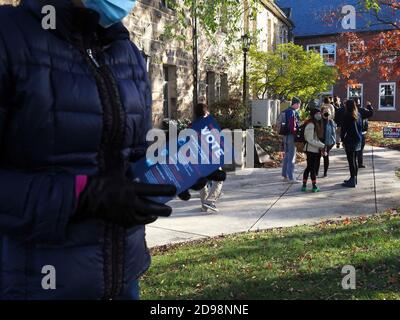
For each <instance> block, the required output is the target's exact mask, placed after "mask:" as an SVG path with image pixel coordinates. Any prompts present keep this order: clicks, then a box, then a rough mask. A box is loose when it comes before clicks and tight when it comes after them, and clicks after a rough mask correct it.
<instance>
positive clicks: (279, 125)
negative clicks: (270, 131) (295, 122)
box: [276, 109, 289, 136]
mask: <svg viewBox="0 0 400 320" xmlns="http://www.w3.org/2000/svg"><path fill="white" fill-rule="evenodd" d="M286 111H287V109H286V110H284V111H282V112H281V113H280V114H279V116H278V119H277V120H276V131H277V132H278V134H279V135H281V136H287V135H288V134H289V124H288V121H287V113H286Z"/></svg>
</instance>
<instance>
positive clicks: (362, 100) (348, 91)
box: [347, 83, 364, 106]
mask: <svg viewBox="0 0 400 320" xmlns="http://www.w3.org/2000/svg"><path fill="white" fill-rule="evenodd" d="M357 86H360V87H361V97H360V99H361V106H363V105H364V84H363V83H357ZM351 87H352V86H351V85H348V86H347V99H351V98H353V97H350V89H351Z"/></svg>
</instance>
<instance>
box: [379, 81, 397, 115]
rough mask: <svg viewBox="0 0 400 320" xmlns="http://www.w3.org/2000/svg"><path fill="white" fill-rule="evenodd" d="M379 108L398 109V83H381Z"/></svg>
mask: <svg viewBox="0 0 400 320" xmlns="http://www.w3.org/2000/svg"><path fill="white" fill-rule="evenodd" d="M379 109H381V110H395V109H396V83H395V82H389V83H380V84H379Z"/></svg>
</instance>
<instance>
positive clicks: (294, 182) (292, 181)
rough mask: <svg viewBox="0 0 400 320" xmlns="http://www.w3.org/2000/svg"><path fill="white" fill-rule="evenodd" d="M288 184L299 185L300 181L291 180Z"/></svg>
mask: <svg viewBox="0 0 400 320" xmlns="http://www.w3.org/2000/svg"><path fill="white" fill-rule="evenodd" d="M288 183H290V184H299V183H301V181H299V180H297V179H293V180H290V179H289V180H288Z"/></svg>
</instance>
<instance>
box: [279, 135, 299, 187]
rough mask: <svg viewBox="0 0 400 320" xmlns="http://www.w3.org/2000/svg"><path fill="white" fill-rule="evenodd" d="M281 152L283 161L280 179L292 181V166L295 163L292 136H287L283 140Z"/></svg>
mask: <svg viewBox="0 0 400 320" xmlns="http://www.w3.org/2000/svg"><path fill="white" fill-rule="evenodd" d="M283 151H284V152H285V158H284V159H283V167H282V177H285V178H289V179H290V180H294V179H295V176H294V165H295V163H296V145H295V143H294V135H292V134H289V135H287V136H285V137H284V138H283Z"/></svg>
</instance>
